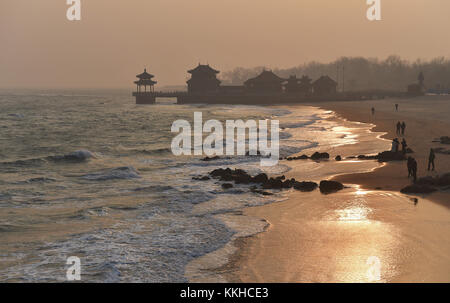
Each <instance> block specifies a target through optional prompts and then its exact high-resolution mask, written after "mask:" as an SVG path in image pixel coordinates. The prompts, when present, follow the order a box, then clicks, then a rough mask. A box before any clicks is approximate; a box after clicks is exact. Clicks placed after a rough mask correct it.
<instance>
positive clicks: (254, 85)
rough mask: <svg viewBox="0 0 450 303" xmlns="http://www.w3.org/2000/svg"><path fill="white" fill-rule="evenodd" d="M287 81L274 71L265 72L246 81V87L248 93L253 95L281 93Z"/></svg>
mask: <svg viewBox="0 0 450 303" xmlns="http://www.w3.org/2000/svg"><path fill="white" fill-rule="evenodd" d="M285 81H286V79H283V78H280V77H278V76H277V75H275V74H274V73H273V72H272V71H268V70H264V71H263V72H262V73H261V74H259V75H258V76H256V77H255V78H251V79H248V80H247V81H245V82H244V86H245V88H246V90H247V91H248V92H253V93H281V92H282V91H283V82H285Z"/></svg>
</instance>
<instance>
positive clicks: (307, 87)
mask: <svg viewBox="0 0 450 303" xmlns="http://www.w3.org/2000/svg"><path fill="white" fill-rule="evenodd" d="M311 82H312V79H311V78H310V77H308V76H305V75H303V76H302V77H301V78H300V84H299V87H300V90H299V92H300V93H302V94H304V95H305V96H309V95H311V93H312V84H311Z"/></svg>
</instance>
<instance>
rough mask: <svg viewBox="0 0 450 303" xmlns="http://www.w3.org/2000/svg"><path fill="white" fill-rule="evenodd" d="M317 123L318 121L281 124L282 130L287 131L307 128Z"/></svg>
mask: <svg viewBox="0 0 450 303" xmlns="http://www.w3.org/2000/svg"><path fill="white" fill-rule="evenodd" d="M316 121H317V119H312V120H308V121H302V122H287V123H281V124H280V129H286V128H301V127H305V126H308V125H311V124H314V123H315V122H316Z"/></svg>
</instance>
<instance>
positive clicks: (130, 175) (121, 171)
mask: <svg viewBox="0 0 450 303" xmlns="http://www.w3.org/2000/svg"><path fill="white" fill-rule="evenodd" d="M82 178H83V179H86V180H91V181H106V180H114V179H137V178H141V176H140V175H139V173H138V172H137V170H136V169H135V168H134V167H132V166H123V167H116V168H113V169H108V170H104V171H100V172H96V173H91V174H87V175H84V176H82Z"/></svg>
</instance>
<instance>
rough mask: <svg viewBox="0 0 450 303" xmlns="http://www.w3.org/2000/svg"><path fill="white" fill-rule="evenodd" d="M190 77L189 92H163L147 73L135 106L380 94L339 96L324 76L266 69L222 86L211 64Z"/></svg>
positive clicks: (344, 96) (351, 96) (343, 96)
mask: <svg viewBox="0 0 450 303" xmlns="http://www.w3.org/2000/svg"><path fill="white" fill-rule="evenodd" d="M187 72H188V73H189V74H190V75H191V77H190V79H189V80H188V81H187V82H186V83H187V91H174V92H162V91H155V89H154V85H155V84H156V81H154V80H153V78H154V76H153V75H151V74H149V73H147V70H144V72H143V73H142V74H139V75H137V76H136V77H137V78H138V79H139V80H138V81H135V82H134V83H135V84H136V92H133V96H135V97H136V104H153V103H155V100H156V98H176V99H177V103H180V104H183V103H206V104H283V103H284V104H287V103H290V104H292V103H299V102H306V101H331V100H334V101H339V100H361V99H369V98H372V97H373V96H375V97H377V96H378V95H379V92H377V94H378V95H377V94H375V93H372V92H366V93H360V92H358V93H349V92H346V93H338V92H337V85H338V84H337V82H336V81H334V80H333V79H331V78H330V77H329V76H326V75H324V76H321V77H320V78H319V79H317V80H316V81H314V82H312V79H311V78H309V77H308V76H306V75H303V76H302V77H301V78H297V76H296V75H292V76H290V77H289V78H287V79H285V78H282V77H280V76H278V75H276V74H275V73H274V72H273V71H270V70H263V71H262V72H261V73H260V74H259V75H257V76H256V77H254V78H250V79H248V80H246V81H245V82H244V84H243V85H221V81H220V80H219V79H218V74H219V73H220V71H218V70H216V69H214V68H213V67H211V66H210V65H209V64H206V65H202V64H198V66H196V67H195V68H193V69H190V70H188V71H187Z"/></svg>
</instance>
